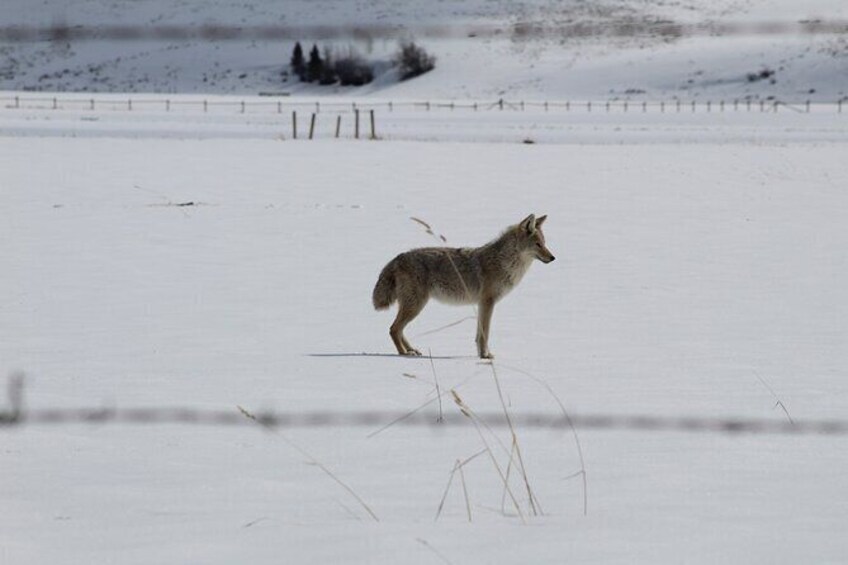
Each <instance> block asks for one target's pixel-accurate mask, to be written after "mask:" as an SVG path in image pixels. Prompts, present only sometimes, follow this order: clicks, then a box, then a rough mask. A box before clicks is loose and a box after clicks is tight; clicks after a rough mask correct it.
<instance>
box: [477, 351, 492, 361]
mask: <svg viewBox="0 0 848 565" xmlns="http://www.w3.org/2000/svg"><path fill="white" fill-rule="evenodd" d="M494 358H495V356H494V355H492V352H491V351H485V352H483V353H481V354H480V359H494Z"/></svg>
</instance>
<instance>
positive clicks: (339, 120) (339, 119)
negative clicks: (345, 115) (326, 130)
mask: <svg viewBox="0 0 848 565" xmlns="http://www.w3.org/2000/svg"><path fill="white" fill-rule="evenodd" d="M341 131H342V115H341V114H339V115H338V116H336V139H338V138H339V134H340V133H341Z"/></svg>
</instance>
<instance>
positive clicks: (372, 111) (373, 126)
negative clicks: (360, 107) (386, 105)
mask: <svg viewBox="0 0 848 565" xmlns="http://www.w3.org/2000/svg"><path fill="white" fill-rule="evenodd" d="M371 139H377V128H376V127H375V125H374V110H373V109H372V110H371Z"/></svg>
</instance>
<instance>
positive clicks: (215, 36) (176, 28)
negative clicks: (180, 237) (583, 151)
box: [0, 18, 848, 43]
mask: <svg viewBox="0 0 848 565" xmlns="http://www.w3.org/2000/svg"><path fill="white" fill-rule="evenodd" d="M844 33H848V20H841V19H831V20H823V19H809V20H803V21H798V22H787V21H777V20H775V21H753V22H701V23H677V22H673V21H667V20H666V21H651V20H639V19H634V18H621V19H616V20H609V21H590V20H585V21H574V22H568V23H562V22H555V21H551V20H548V21H544V22H541V21H532V20H530V21H517V22H502V23H497V22H496V23H479V24H473V23H472V24H469V23H456V24H445V23H432V24H412V25H409V24H405V25H401V24H399V23H387V24H373V23H368V24H348V25H337V26H332V25H249V24H243V25H229V24H206V25H185V24H174V25H129V24H100V25H85V24H74V25H67V24H57V25H43V26H32V25H5V26H0V42H9V43H34V42H45V41H50V42H82V41H189V40H198V41H294V40H300V39H304V38H306V39H317V40H322V39H354V40H363V41H368V40H373V39H400V40H403V39H406V38H409V37H410V36H414V37H419V38H432V39H466V38H494V37H502V36H503V35H504V34H507V36H508V37H511V38H514V39H530V38H538V39H563V38H587V37H662V38H666V39H673V38H679V37H696V36H702V37H703V36H706V37H730V36H786V35H793V36H814V35H839V34H844Z"/></svg>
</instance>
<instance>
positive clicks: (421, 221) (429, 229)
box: [409, 216, 434, 235]
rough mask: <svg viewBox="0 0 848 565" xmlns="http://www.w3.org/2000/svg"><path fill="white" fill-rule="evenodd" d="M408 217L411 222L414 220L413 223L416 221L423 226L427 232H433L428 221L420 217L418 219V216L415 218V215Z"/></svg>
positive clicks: (431, 233)
mask: <svg viewBox="0 0 848 565" xmlns="http://www.w3.org/2000/svg"><path fill="white" fill-rule="evenodd" d="M409 219H410V220H412V221H413V222H415V223H417V224H419V225H421V226H424V229H425V230H427V233H428V234H430V235H434V234H433V228H431V227H430V224H428V223H427V222H425V221H424V220H422V219H420V218H416V217H415V216H412V217H410V218H409Z"/></svg>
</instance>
